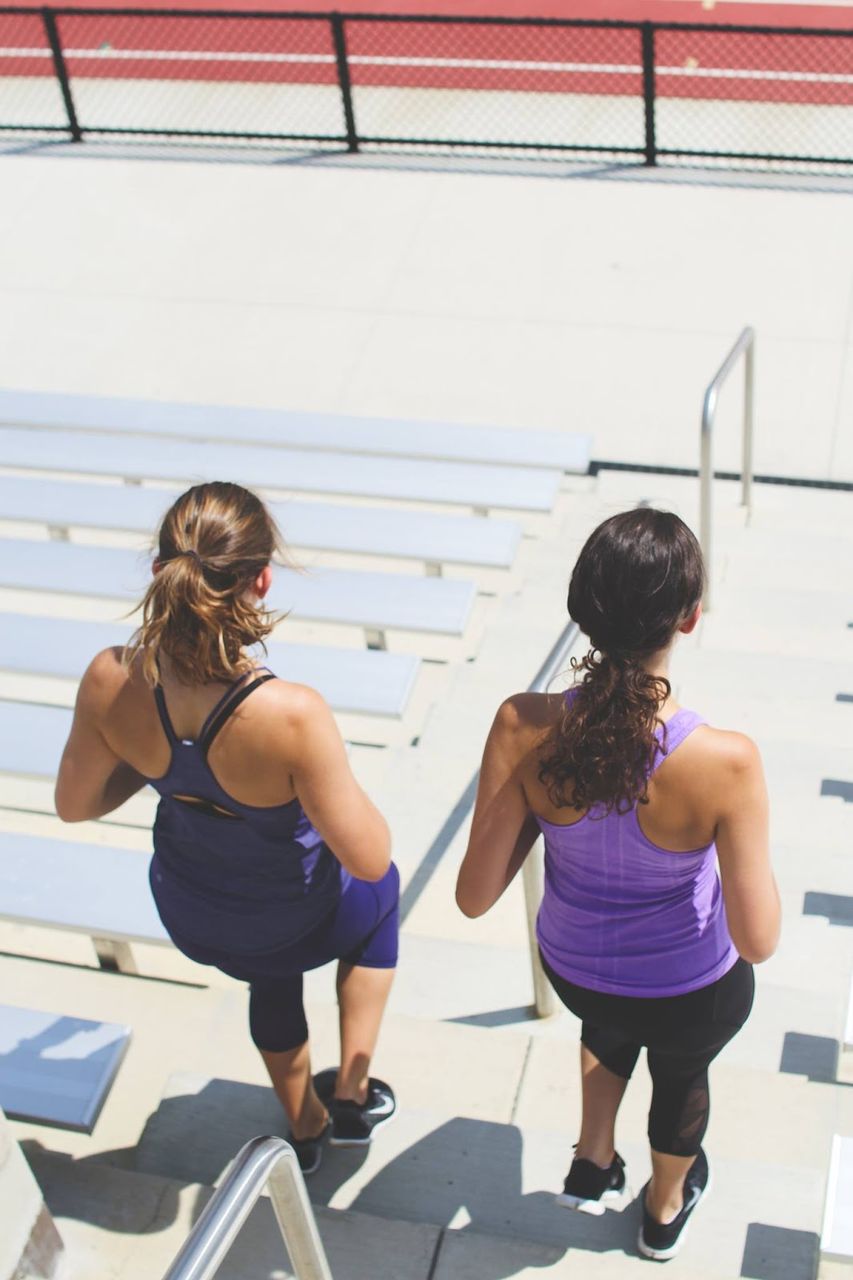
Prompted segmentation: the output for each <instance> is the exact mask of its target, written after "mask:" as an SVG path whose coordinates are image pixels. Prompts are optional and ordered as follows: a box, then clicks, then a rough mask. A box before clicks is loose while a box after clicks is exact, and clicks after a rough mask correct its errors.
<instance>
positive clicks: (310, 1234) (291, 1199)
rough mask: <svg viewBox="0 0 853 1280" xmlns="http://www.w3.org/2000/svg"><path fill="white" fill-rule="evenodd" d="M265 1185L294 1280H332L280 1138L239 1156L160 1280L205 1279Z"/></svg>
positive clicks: (259, 1142) (255, 1142) (290, 1154)
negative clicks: (288, 1257) (267, 1188)
mask: <svg viewBox="0 0 853 1280" xmlns="http://www.w3.org/2000/svg"><path fill="white" fill-rule="evenodd" d="M267 1185H269V1190H270V1199H271V1200H272V1206H273V1211H274V1212H275V1216H276V1221H277V1222H278V1225H279V1229H280V1231H281V1235H282V1239H283V1241H284V1244H285V1245H286V1246H287V1252H288V1254H289V1256H290V1263H291V1266H292V1267H293V1273H294V1275H295V1277H296V1280H332V1273H331V1271H330V1270H329V1264H328V1262H327V1261H326V1254H325V1252H324V1250H323V1245H322V1242H321V1240H320V1235H319V1232H318V1231H317V1224H316V1222H315V1221H314V1213H313V1210H312V1208H311V1205H310V1202H309V1200H308V1194H307V1192H306V1190H305V1183H304V1182H303V1180H302V1174H301V1172H300V1169H299V1164H298V1163H297V1159H296V1152H295V1151H294V1150H293V1147H291V1146H290V1144H289V1143H287V1142H285V1141H284V1139H283V1138H253V1139H252V1141H251V1142H247V1143H246V1145H245V1147H243V1148H242V1149H241V1150H240V1151H238V1153H237V1155H236V1156H235V1157H234V1159H233V1160H232V1162H231V1164H230V1166H229V1168H228V1171H227V1173H226V1174H225V1177H224V1178H223V1180H222V1183H221V1184H220V1186H219V1187H217V1189H216V1191H214V1193H213V1195H212V1196H211V1198H210V1200H209V1201H208V1202H207V1204H206V1206H205V1208H204V1211H203V1213H202V1214H201V1217H200V1218H199V1220H198V1222H197V1223H196V1224H195V1226H194V1227H193V1229H192V1231H191V1232H190V1234H189V1235H188V1236H187V1239H186V1240H185V1242H184V1244H183V1246H182V1248H181V1250H180V1252H179V1253H178V1256H177V1257H176V1258H175V1260H174V1262H173V1263H172V1265H171V1267H170V1268H169V1270H168V1271H167V1272H166V1274H165V1276H164V1277H163V1280H208V1278H209V1277H210V1276H213V1275H215V1273H216V1270H217V1268H218V1267H219V1264H220V1263H221V1262H222V1260H223V1258H224V1257H225V1255H226V1253H227V1252H228V1250H229V1249H230V1247H231V1245H232V1244H233V1242H234V1240H235V1238H236V1237H237V1235H238V1233H239V1231H240V1228H241V1227H242V1226H243V1223H244V1222H245V1221H246V1219H247V1218H248V1216H249V1214H250V1213H251V1211H252V1209H253V1207H254V1205H255V1202H256V1201H257V1199H258V1197H259V1196H260V1195H261V1193H262V1192H263V1190H264V1188H265V1187H266V1186H267Z"/></svg>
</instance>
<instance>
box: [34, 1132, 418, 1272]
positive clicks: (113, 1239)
mask: <svg viewBox="0 0 853 1280" xmlns="http://www.w3.org/2000/svg"><path fill="white" fill-rule="evenodd" d="M27 1155H28V1156H29V1159H30V1163H31V1165H32V1168H33V1171H34V1173H35V1175H36V1178H37V1179H38V1181H39V1183H40V1184H41V1187H42V1190H43V1193H44V1197H45V1200H46V1202H47V1204H48V1206H49V1208H50V1210H51V1213H52V1214H53V1216H54V1219H55V1221H56V1223H57V1226H58V1228H59V1231H60V1233H61V1235H62V1238H63V1240H64V1242H65V1250H66V1251H65V1256H64V1258H63V1262H62V1270H61V1273H60V1276H59V1277H58V1280H94V1277H95V1276H97V1278H98V1280H156V1277H157V1276H160V1275H162V1274H163V1272H164V1271H165V1270H166V1268H167V1267H168V1266H169V1264H170V1263H171V1261H172V1259H173V1258H174V1256H175V1254H176V1253H177V1252H178V1249H179V1248H180V1247H181V1245H182V1244H183V1242H184V1240H185V1239H186V1237H187V1236H188V1234H189V1232H190V1230H191V1228H192V1226H193V1224H194V1223H195V1222H196V1220H197V1219H198V1216H199V1214H200V1213H201V1211H202V1209H203V1208H204V1206H205V1204H206V1203H207V1201H208V1200H209V1198H210V1196H211V1194H212V1189H211V1188H210V1187H205V1186H199V1185H194V1184H191V1183H183V1182H180V1181H178V1180H176V1179H171V1178H160V1177H154V1176H151V1175H148V1174H142V1173H129V1172H125V1171H123V1170H118V1169H113V1168H110V1167H109V1166H107V1165H104V1164H101V1163H99V1162H97V1161H91V1160H86V1159H85V1158H84V1159H80V1160H73V1159H71V1158H69V1157H62V1156H56V1155H51V1154H49V1153H47V1152H44V1151H42V1150H39V1149H38V1147H37V1146H34V1145H32V1144H29V1145H28V1148H27ZM316 1217H317V1225H318V1228H319V1231H320V1236H321V1238H322V1240H323V1245H324V1248H325V1250H326V1254H327V1257H328V1260H329V1267H330V1270H331V1272H332V1275H333V1276H334V1277H335V1280H365V1277H367V1276H380V1275H383V1274H386V1275H387V1274H389V1272H388V1271H387V1270H386V1268H387V1266H388V1260H389V1259H391V1258H393V1268H394V1270H393V1274H394V1276H395V1277H400V1280H427V1277H428V1276H429V1274H430V1267H431V1265H432V1260H433V1257H434V1255H435V1251H436V1248H437V1245H438V1238H439V1234H440V1232H439V1229H438V1228H437V1227H434V1226H430V1225H428V1224H424V1223H416V1222H406V1221H398V1222H391V1221H387V1220H385V1221H383V1222H381V1223H377V1222H376V1221H375V1219H373V1218H371V1217H369V1216H368V1215H366V1214H360V1213H350V1212H347V1211H343V1212H342V1211H340V1210H335V1209H327V1208H322V1207H319V1208H318V1209H317V1211H316ZM216 1274H217V1277H218V1280H291V1278H292V1277H293V1274H294V1273H293V1271H292V1269H291V1267H290V1264H289V1261H288V1257H287V1252H286V1250H285V1247H284V1243H283V1241H282V1238H281V1234H280V1232H279V1229H278V1226H277V1224H276V1222H275V1218H274V1215H273V1211H272V1206H271V1204H270V1201H269V1200H268V1199H267V1198H266V1197H263V1198H262V1199H261V1200H259V1201H258V1203H257V1205H256V1206H255V1208H254V1209H253V1210H252V1212H251V1214H250V1215H249V1218H248V1220H247V1221H246V1223H245V1224H244V1226H243V1229H242V1231H241V1232H240V1234H239V1236H238V1237H237V1240H236V1241H235V1243H234V1245H233V1246H232V1248H231V1250H230V1251H229V1253H228V1255H227V1257H226V1259H225V1260H224V1262H223V1263H222V1266H221V1267H220V1269H219V1270H218V1271H217V1273H216Z"/></svg>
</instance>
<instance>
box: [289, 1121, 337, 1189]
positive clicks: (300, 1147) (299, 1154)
mask: <svg viewBox="0 0 853 1280" xmlns="http://www.w3.org/2000/svg"><path fill="white" fill-rule="evenodd" d="M331 1124H332V1122H331V1119H329V1120H327V1121H326V1123H325V1124H324V1125H323V1128H322V1129H321V1130H320V1132H319V1133H318V1134H317V1136H316V1137H315V1138H294V1137H293V1135H291V1136H290V1137H289V1138H288V1142H289V1143H290V1145H291V1146H292V1147H293V1150H294V1151H295V1152H296V1159H297V1160H298V1161H299V1168H300V1170H301V1171H302V1176H303V1178H310V1176H311V1174H312V1173H316V1172H317V1170H318V1169H319V1168H320V1161H321V1160H322V1159H323V1141H324V1139H325V1137H326V1135H327V1134H328V1132H329V1129H330V1128H331Z"/></svg>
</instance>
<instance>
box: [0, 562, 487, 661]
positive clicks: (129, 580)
mask: <svg viewBox="0 0 853 1280" xmlns="http://www.w3.org/2000/svg"><path fill="white" fill-rule="evenodd" d="M149 574H150V565H149V561H148V557H147V556H145V555H142V554H140V553H138V552H136V551H133V550H130V549H128V548H120V547H101V546H83V545H80V544H77V543H73V542H49V541H43V542H32V541H29V540H28V539H23V538H22V539H17V538H7V539H0V587H10V588H14V589H17V590H25V591H47V592H55V593H59V594H68V593H72V594H74V595H82V596H95V597H101V598H106V599H110V600H128V601H135V600H140V599H141V597H142V594H143V592H144V590H145V586H146V583H147V580H148V576H149ZM475 595H476V587H475V586H474V584H473V583H471V582H465V581H462V580H461V579H449V578H429V577H418V576H415V575H407V574H399V573H394V574H392V573H365V572H362V571H360V570H351V571H344V570H338V569H313V570H311V571H310V572H307V573H295V572H293V571H292V570H289V569H279V570H278V572H277V573H276V574H275V576H274V578H273V585H272V588H271V590H270V593H269V596H268V597H267V600H268V603H269V605H270V607H271V608H272V609H274V610H283V611H285V612H288V613H290V614H291V615H292V616H293V617H294V618H298V619H301V620H309V621H312V622H325V623H337V624H345V625H351V626H358V627H362V628H364V629H365V632H366V633H367V637H368V644H369V645H370V646H371V647H374V648H375V647H378V648H384V647H385V646H384V632H385V631H386V630H389V629H395V630H402V631H416V632H424V633H431V634H433V635H445V636H461V635H462V634H463V633H464V631H465V627H466V624H467V622H468V619H469V616H470V613H471V608H472V605H473V603H474V597H475Z"/></svg>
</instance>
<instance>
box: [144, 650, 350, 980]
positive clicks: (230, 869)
mask: <svg viewBox="0 0 853 1280" xmlns="http://www.w3.org/2000/svg"><path fill="white" fill-rule="evenodd" d="M274 678H275V677H274V676H273V674H272V672H270V671H264V672H263V673H262V674H259V675H257V676H256V677H255V678H254V679H250V680H248V681H247V678H246V676H241V677H240V678H239V679H238V680H236V681H235V682H234V683H233V684H232V685H230V686H229V688H228V689H226V691H225V693H224V694H223V696H222V698H221V699H220V700H219V702H218V703H217V704H216V706H215V707H214V708H213V710H212V711H211V713H210V715H209V716H208V717H207V719H206V720H205V722H204V725H203V726H202V729H201V732H200V733H199V735H198V737H197V738H194V739H184V738H179V737H178V736H177V734H176V733H175V730H174V728H173V726H172V721H171V719H170V717H169V712H168V709H167V707H166V700H165V697H164V696H163V690H162V688H160V687H159V686H158V687H157V688H155V690H154V697H155V700H156V703H157V711H158V713H159V716H160V721H161V723H162V725H163V729H164V731H165V733H166V737H167V738H168V740H169V745H170V747H171V749H172V756H171V761H170V763H169V768H168V769H167V771H166V773H164V774H163V775H162V777H159V778H149V779H148V782H149V783H150V784H151V786H152V787H154V789H155V790H156V791H158V792H159V793H160V803H159V805H158V807H157V817H156V820H155V823H154V857H153V858H152V860H151V869H150V880H151V890H152V893H153V894H154V900H155V902H156V904H157V909H158V911H159V912H160V916H161V918H162V920H163V923H164V924H165V926H166V928H167V930H168V931H169V933H170V934H171V935H172V936H173V937H174V938H176V939H177V938H180V939H181V941H182V942H185V943H190V944H193V943H194V944H195V945H196V946H199V947H203V948H208V947H211V948H216V949H219V950H224V951H228V952H230V953H232V954H234V955H259V954H262V953H263V952H266V951H272V950H276V949H278V948H279V947H282V946H287V945H289V944H290V943H293V942H297V941H298V940H299V939H300V938H301V937H303V936H304V935H305V934H307V933H309V932H310V931H311V930H312V929H314V928H315V927H316V926H317V925H318V924H320V923H321V922H322V921H323V920H324V919H325V918H326V916H328V915H329V914H330V913H331V912H332V911H333V910H334V909H335V907H336V906H337V903H338V899H339V898H340V895H341V892H342V890H343V888H344V886H345V884H346V882H347V881H348V879H349V876H348V875H347V873H346V872H345V871H344V870H343V868H342V867H341V864H340V863H339V862H338V860H337V858H335V856H334V855H333V854H332V852H331V850H330V849H329V848H328V847H327V845H325V844H324V842H323V839H322V837H321V836H320V834H319V832H318V831H317V830H316V829H315V828H314V827H313V826H312V825H311V823H310V822H309V820H308V818H307V817H306V815H305V812H304V810H303V808H302V806H301V805H300V803H299V801H298V799H294V800H291V801H289V803H287V804H280V805H273V806H268V807H259V806H256V805H248V804H241V803H240V802H239V801H238V800H235V799H234V798H233V797H232V796H230V795H229V794H228V792H227V791H225V790H224V788H223V787H221V786H220V784H219V783H218V781H217V780H216V778H215V776H214V774H213V772H212V770H211V768H210V766H209V764H208V762H207V754H208V751H209V750H210V746H211V743H212V742H213V740H214V738H215V737H216V735H217V733H218V732H219V731H220V729H221V728H222V726H223V724H224V723H225V721H226V720H227V719H228V717H229V716H230V715H231V714H232V713H233V712H234V710H235V709H236V708H237V707H238V706H239V705H240V703H241V702H243V701H244V699H245V698H247V697H248V696H249V695H250V694H251V693H252V692H253V691H254V690H255V689H257V688H258V687H259V686H260V685H262V684H264V683H265V682H266V681H267V680H273V679H274ZM178 796H192V797H194V798H195V801H196V802H195V803H193V802H188V801H186V800H179V799H177V797H178ZM221 810H225V811H226V812H224V813H223V812H221Z"/></svg>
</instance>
